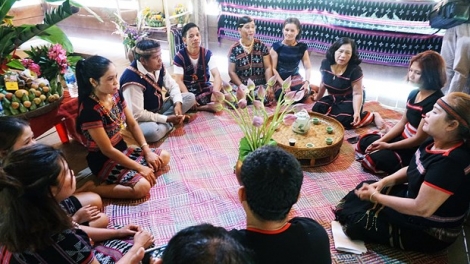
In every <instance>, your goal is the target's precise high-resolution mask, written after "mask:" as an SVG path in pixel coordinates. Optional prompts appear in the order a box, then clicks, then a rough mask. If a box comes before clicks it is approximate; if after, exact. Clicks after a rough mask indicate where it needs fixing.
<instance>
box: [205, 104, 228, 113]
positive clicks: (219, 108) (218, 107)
mask: <svg viewBox="0 0 470 264" xmlns="http://www.w3.org/2000/svg"><path fill="white" fill-rule="evenodd" d="M208 105H211V108H212V109H213V110H214V111H215V112H220V111H222V110H224V106H223V105H222V104H221V103H219V102H215V103H208Z"/></svg>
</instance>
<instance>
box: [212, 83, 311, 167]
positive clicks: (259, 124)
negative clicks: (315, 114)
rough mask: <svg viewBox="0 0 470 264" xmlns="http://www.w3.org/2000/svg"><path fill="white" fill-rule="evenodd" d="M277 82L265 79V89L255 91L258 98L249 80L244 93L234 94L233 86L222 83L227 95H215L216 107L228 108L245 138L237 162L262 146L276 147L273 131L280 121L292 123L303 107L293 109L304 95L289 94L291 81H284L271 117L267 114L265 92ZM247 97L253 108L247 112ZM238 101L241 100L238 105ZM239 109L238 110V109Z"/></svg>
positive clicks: (297, 106)
mask: <svg viewBox="0 0 470 264" xmlns="http://www.w3.org/2000/svg"><path fill="white" fill-rule="evenodd" d="M275 83H276V77H275V76H273V77H272V78H271V79H269V80H268V83H267V88H266V89H265V88H264V87H263V86H260V87H259V88H258V93H257V98H255V93H254V90H255V84H254V83H253V81H252V80H251V79H250V80H248V83H247V86H246V87H247V90H246V91H243V90H242V89H238V90H237V92H236V94H235V95H234V94H233V92H232V86H231V85H229V84H227V83H224V85H223V89H224V91H225V92H226V93H227V94H226V95H224V94H223V93H222V92H214V95H215V98H216V100H217V102H216V104H219V105H220V106H221V105H222V103H226V104H227V105H228V106H229V107H230V108H231V109H233V110H230V109H227V108H226V109H225V110H227V112H228V113H230V115H231V116H232V117H233V119H234V120H235V122H237V124H238V125H239V126H240V128H241V130H242V131H243V134H244V137H243V138H242V139H241V141H240V148H239V156H238V159H239V160H241V161H243V160H244V159H245V157H246V155H248V154H249V153H251V152H253V151H254V150H255V149H257V148H260V147H262V146H264V145H275V144H276V142H275V141H273V140H272V135H273V134H274V132H275V131H276V129H277V127H278V126H279V124H281V122H283V123H285V124H292V122H293V121H294V120H295V116H294V115H293V114H291V112H297V111H299V110H300V109H301V108H303V105H301V104H298V105H295V106H292V104H293V103H294V102H296V101H299V100H301V99H302V98H303V96H304V91H303V90H301V91H290V85H291V78H290V77H289V78H287V79H286V80H284V82H283V84H282V92H281V95H280V97H279V99H278V101H277V104H276V107H275V109H274V112H273V114H272V118H270V115H269V114H268V111H267V109H266V108H265V106H264V103H263V101H264V98H265V97H266V91H267V90H268V89H272V87H273V86H274V85H275ZM246 97H248V98H249V99H250V100H251V101H252V102H253V108H252V109H251V110H250V109H249V108H248V107H247V100H246V99H245V98H246ZM237 98H241V99H240V100H239V101H238V103H237ZM237 106H238V107H237Z"/></svg>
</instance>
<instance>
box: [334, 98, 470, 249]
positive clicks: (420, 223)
mask: <svg viewBox="0 0 470 264" xmlns="http://www.w3.org/2000/svg"><path fill="white" fill-rule="evenodd" d="M468 113H470V95H468V94H464V93H450V94H449V95H447V96H445V97H443V98H441V99H438V100H437V102H436V104H435V105H434V108H433V109H432V110H431V111H430V112H428V113H427V114H426V117H425V118H424V124H423V131H424V132H426V133H427V134H429V135H430V136H431V137H430V138H428V139H427V140H426V141H425V142H424V143H423V144H421V146H420V147H419V149H418V150H417V151H416V153H415V155H414V157H413V158H412V160H411V162H410V165H409V166H408V167H405V168H402V169H400V170H398V171H397V172H395V173H394V174H392V175H390V176H387V177H385V178H383V179H381V180H380V181H378V182H375V181H366V182H362V183H361V184H359V185H358V186H357V187H356V189H355V190H353V191H351V192H349V193H348V194H347V195H346V196H345V197H344V198H343V199H342V200H341V201H340V203H339V204H338V205H337V207H336V211H335V214H336V219H337V220H338V221H339V222H340V223H341V224H342V225H343V229H344V231H345V233H346V234H347V235H348V236H349V237H350V238H352V239H360V240H364V241H366V242H373V243H380V244H385V245H390V246H392V247H396V248H400V249H404V250H415V251H421V252H435V251H437V250H442V249H444V248H446V247H448V246H449V245H450V244H452V243H453V242H454V241H455V240H456V239H457V237H458V236H459V235H460V233H461V231H462V224H463V222H464V219H465V217H466V215H467V212H468V208H469V202H470V192H469V191H468V190H469V189H470V177H469V172H470V148H469V141H470V126H469V124H470V115H468Z"/></svg>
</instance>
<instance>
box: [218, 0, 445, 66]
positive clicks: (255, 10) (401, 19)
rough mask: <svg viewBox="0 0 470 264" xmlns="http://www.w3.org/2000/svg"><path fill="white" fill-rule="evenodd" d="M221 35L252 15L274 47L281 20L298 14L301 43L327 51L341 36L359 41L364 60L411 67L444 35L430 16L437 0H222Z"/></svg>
mask: <svg viewBox="0 0 470 264" xmlns="http://www.w3.org/2000/svg"><path fill="white" fill-rule="evenodd" d="M218 2H219V3H220V6H221V11H222V12H221V14H220V16H219V21H218V35H219V40H220V38H228V39H231V40H236V39H238V38H239V34H238V30H237V21H238V18H239V17H241V16H244V15H248V16H251V17H253V18H254V19H255V20H256V25H257V37H258V38H259V39H261V40H262V41H263V42H265V43H266V44H269V45H271V44H272V43H274V42H276V41H280V40H282V23H283V21H284V20H285V19H286V18H288V17H297V18H299V20H300V21H301V23H302V41H303V42H305V43H307V45H308V47H309V49H310V50H312V51H316V52H320V53H326V50H327V49H328V48H329V47H330V45H331V44H332V43H333V42H334V41H335V40H336V39H338V38H339V37H343V36H345V37H350V38H353V39H354V40H356V43H357V45H358V49H359V52H360V54H361V58H362V59H363V60H364V61H365V62H369V63H376V64H386V65H394V66H407V65H408V62H409V59H410V57H411V56H413V55H415V54H417V53H419V52H422V51H425V50H428V49H431V50H435V51H440V49H441V44H442V35H437V34H434V33H435V31H436V30H435V29H432V28H430V27H429V23H428V21H427V15H428V13H429V11H430V10H431V9H432V7H433V5H434V4H435V2H434V1H419V2H418V1H409V2H406V1H400V2H397V1H387V0H384V1H382V0H376V1H374V0H362V1H361V0H296V1H294V0H287V1H284V0H253V1H242V0H219V1H218Z"/></svg>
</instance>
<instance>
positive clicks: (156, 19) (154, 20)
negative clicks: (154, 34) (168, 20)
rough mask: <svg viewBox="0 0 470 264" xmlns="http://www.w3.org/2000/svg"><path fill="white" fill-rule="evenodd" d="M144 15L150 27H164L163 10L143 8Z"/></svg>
mask: <svg viewBox="0 0 470 264" xmlns="http://www.w3.org/2000/svg"><path fill="white" fill-rule="evenodd" d="M142 17H143V18H144V20H145V23H146V24H147V25H148V26H149V27H163V26H165V16H164V15H163V13H162V12H160V11H158V12H155V11H152V10H151V9H150V8H149V7H146V8H144V9H143V10H142Z"/></svg>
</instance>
